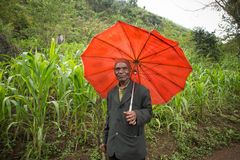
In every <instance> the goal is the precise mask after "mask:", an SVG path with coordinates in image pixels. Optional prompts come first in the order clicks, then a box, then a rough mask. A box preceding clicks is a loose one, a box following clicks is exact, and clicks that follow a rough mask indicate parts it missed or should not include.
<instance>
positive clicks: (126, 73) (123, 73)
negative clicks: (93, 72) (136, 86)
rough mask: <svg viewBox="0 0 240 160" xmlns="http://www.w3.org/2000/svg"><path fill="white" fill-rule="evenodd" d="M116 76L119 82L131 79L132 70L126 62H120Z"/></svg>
mask: <svg viewBox="0 0 240 160" xmlns="http://www.w3.org/2000/svg"><path fill="white" fill-rule="evenodd" d="M114 72H115V75H116V77H117V79H118V80H119V82H123V83H124V82H126V81H127V80H128V79H129V78H130V68H128V65H127V64H126V63H124V62H118V63H117V64H116V65H115V68H114Z"/></svg>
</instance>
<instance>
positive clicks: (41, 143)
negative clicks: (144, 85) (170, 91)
mask: <svg viewBox="0 0 240 160" xmlns="http://www.w3.org/2000/svg"><path fill="white" fill-rule="evenodd" d="M83 48H84V45H82V44H77V43H72V44H63V45H57V46H56V45H55V42H54V40H53V41H52V42H51V47H50V49H46V50H43V52H38V51H35V50H32V51H29V52H24V53H22V54H21V55H20V56H19V57H18V58H16V59H11V61H9V62H4V63H3V62H2V63H0V65H1V69H0V80H1V81H0V102H1V108H0V129H1V133H0V147H1V148H2V149H1V150H2V153H3V154H2V155H1V156H3V158H6V157H9V155H12V156H14V155H13V152H12V151H14V150H17V149H18V150H19V147H20V150H21V152H19V153H18V155H15V156H18V157H21V158H23V159H24V158H28V159H43V158H48V157H51V156H54V155H58V156H59V155H60V156H63V157H64V154H68V152H73V151H75V150H78V149H80V148H81V146H83V145H85V146H88V147H90V148H94V149H96V147H97V146H96V144H97V145H99V144H100V143H101V135H102V128H103V124H104V117H105V114H106V101H99V97H98V95H97V93H96V92H95V91H94V90H93V88H92V87H91V86H90V85H89V84H88V83H87V82H86V80H85V79H84V77H83V66H82V63H81V60H80V58H79V56H80V53H81V52H82V50H83ZM187 54H189V55H188V57H189V58H190V62H191V64H192V66H193V72H192V74H191V75H190V77H189V78H188V80H187V84H186V87H185V89H184V91H183V92H181V93H179V94H178V95H177V96H175V97H174V98H173V99H172V101H171V102H170V103H168V104H166V105H161V106H160V105H157V106H154V117H153V119H152V121H151V123H150V124H149V126H150V128H152V129H154V130H155V131H158V130H161V129H162V128H167V129H168V130H169V131H172V132H174V133H176V135H180V136H181V135H183V133H184V132H185V131H186V130H187V129H189V128H193V127H194V126H195V123H197V122H198V121H201V120H204V116H205V115H206V114H208V113H213V112H221V111H222V109H224V108H225V107H226V106H227V107H228V108H231V107H234V106H236V105H238V104H239V103H240V101H239V93H240V90H239V88H240V81H239V79H240V72H239V68H240V66H239V63H237V62H238V60H235V59H228V60H227V59H226V58H225V59H224V60H223V61H222V63H210V62H208V61H207V60H205V59H201V58H200V57H195V55H194V54H191V52H187ZM235 58H236V57H235ZM227 63H231V65H230V67H228V66H229V65H228V64H227ZM232 63H234V65H233V64H232ZM232 66H235V69H233V68H232ZM17 143H20V144H22V146H17ZM63 148H65V149H63ZM51 150H53V152H50V151H51ZM59 150H60V151H59ZM63 151H64V152H63ZM65 152H67V153H65ZM94 153H95V152H94ZM1 156H0V157H1Z"/></svg>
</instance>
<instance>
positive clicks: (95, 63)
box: [81, 21, 192, 104]
mask: <svg viewBox="0 0 240 160" xmlns="http://www.w3.org/2000/svg"><path fill="white" fill-rule="evenodd" d="M81 57H82V61H83V64H84V76H85V78H86V79H87V80H88V82H89V83H90V84H91V85H92V86H93V87H94V88H95V90H96V91H97V92H98V93H99V94H100V95H101V97H103V98H105V97H106V96H107V93H108V91H109V90H110V89H111V88H112V87H114V86H115V85H116V84H117V83H118V81H117V79H116V77H115V74H114V64H115V61H116V59H127V60H129V61H130V63H131V65H132V68H133V70H134V72H135V73H136V74H132V75H131V79H132V80H133V81H135V82H137V83H140V84H142V85H144V86H145V87H146V88H148V89H149V90H150V94H151V98H152V103H153V104H163V103H166V102H168V101H169V100H170V99H171V98H172V97H173V96H174V95H176V94H177V93H178V92H179V91H181V90H183V89H184V86H185V83H186V79H187V77H188V75H189V74H190V72H191V71H192V67H191V65H190V64H189V62H188V60H187V59H186V57H185V56H184V53H183V51H182V49H181V48H179V47H178V43H177V42H175V41H172V40H170V39H167V38H165V37H163V36H162V35H161V34H160V33H158V32H157V31H156V30H153V31H151V32H148V31H147V30H144V29H141V28H138V27H135V26H133V25H129V24H127V23H124V22H121V21H118V22H117V23H116V24H114V25H113V26H112V27H110V28H108V29H107V30H105V31H103V32H102V33H100V34H98V35H96V36H95V37H94V38H93V39H92V41H91V42H90V44H89V46H88V47H87V49H86V50H85V51H84V53H83V54H82V55H81Z"/></svg>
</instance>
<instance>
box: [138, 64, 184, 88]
mask: <svg viewBox="0 0 240 160" xmlns="http://www.w3.org/2000/svg"><path fill="white" fill-rule="evenodd" d="M142 65H144V64H142ZM144 67H146V68H148V69H149V70H151V71H152V72H154V73H156V75H158V76H160V77H163V78H165V79H167V80H168V81H169V82H171V83H172V84H174V85H176V86H178V87H179V88H180V89H184V88H183V87H181V86H179V85H178V84H177V83H175V82H173V81H172V80H171V79H169V78H167V77H166V76H164V75H162V74H160V73H157V72H156V71H154V70H153V69H152V68H149V67H147V66H146V65H144Z"/></svg>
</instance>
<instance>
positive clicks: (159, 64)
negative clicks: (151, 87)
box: [142, 62, 192, 69]
mask: <svg viewBox="0 0 240 160" xmlns="http://www.w3.org/2000/svg"><path fill="white" fill-rule="evenodd" d="M143 63H147V64H156V66H161V65H162V66H163V65H164V66H169V67H178V68H185V69H192V68H191V67H190V68H189V67H186V66H178V65H172V64H164V63H151V62H142V64H143ZM156 66H155V67H156Z"/></svg>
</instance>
